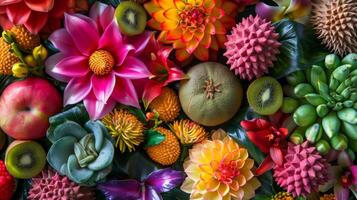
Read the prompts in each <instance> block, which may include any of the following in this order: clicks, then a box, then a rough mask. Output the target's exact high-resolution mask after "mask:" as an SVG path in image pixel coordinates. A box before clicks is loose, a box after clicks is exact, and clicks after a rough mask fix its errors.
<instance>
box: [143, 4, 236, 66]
mask: <svg viewBox="0 0 357 200" xmlns="http://www.w3.org/2000/svg"><path fill="white" fill-rule="evenodd" d="M144 6H145V8H146V10H147V11H148V13H149V14H150V15H151V17H152V19H150V20H149V21H148V25H149V26H150V27H151V28H153V29H156V30H159V31H161V32H160V35H159V38H158V39H159V41H160V42H163V43H166V44H172V45H173V48H174V49H176V59H177V60H179V61H185V60H187V59H188V58H189V57H190V56H191V55H192V54H193V55H194V56H195V57H196V58H198V59H199V60H201V61H206V60H209V59H210V55H211V56H212V55H216V54H215V52H217V51H218V49H219V48H224V42H225V41H226V36H225V34H226V33H227V31H229V29H230V28H231V27H232V26H234V25H235V20H234V18H235V16H236V14H237V8H238V7H237V5H236V4H235V3H233V2H232V1H230V0H151V1H150V2H149V3H146V4H145V5H144ZM210 50H211V51H210Z"/></svg>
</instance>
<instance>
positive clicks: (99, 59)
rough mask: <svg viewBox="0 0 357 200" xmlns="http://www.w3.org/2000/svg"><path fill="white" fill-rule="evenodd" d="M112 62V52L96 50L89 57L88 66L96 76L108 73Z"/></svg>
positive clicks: (111, 67)
mask: <svg viewBox="0 0 357 200" xmlns="http://www.w3.org/2000/svg"><path fill="white" fill-rule="evenodd" d="M114 64H115V62H114V58H113V56H112V54H111V53H110V52H108V51H106V50H97V51H95V52H94V53H92V55H91V56H90V57H89V68H90V70H92V72H93V73H94V74H95V75H98V76H104V75H107V74H109V73H110V72H111V71H112V70H113V67H114Z"/></svg>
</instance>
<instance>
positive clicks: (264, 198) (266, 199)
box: [254, 195, 271, 200]
mask: <svg viewBox="0 0 357 200" xmlns="http://www.w3.org/2000/svg"><path fill="white" fill-rule="evenodd" d="M254 200H271V195H255V197H254Z"/></svg>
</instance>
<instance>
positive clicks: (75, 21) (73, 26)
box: [64, 14, 99, 56]
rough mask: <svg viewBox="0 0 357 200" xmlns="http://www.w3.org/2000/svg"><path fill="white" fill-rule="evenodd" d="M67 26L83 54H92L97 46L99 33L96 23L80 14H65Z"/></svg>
mask: <svg viewBox="0 0 357 200" xmlns="http://www.w3.org/2000/svg"><path fill="white" fill-rule="evenodd" d="M64 22H65V28H66V30H67V31H68V33H69V35H70V36H71V37H72V39H73V41H74V43H75V44H76V46H77V49H78V50H79V51H80V52H81V53H82V54H83V55H87V56H90V54H91V53H92V52H93V51H94V50H95V49H96V48H97V45H98V41H99V33H98V30H97V29H98V28H97V25H96V23H95V22H94V21H93V20H92V19H91V18H89V17H86V16H84V15H80V14H73V15H71V14H65V19H64Z"/></svg>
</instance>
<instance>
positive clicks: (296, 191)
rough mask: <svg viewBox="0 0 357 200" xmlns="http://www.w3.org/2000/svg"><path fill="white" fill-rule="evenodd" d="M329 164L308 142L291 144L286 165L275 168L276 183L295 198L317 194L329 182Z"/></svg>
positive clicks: (286, 157) (286, 156)
mask: <svg viewBox="0 0 357 200" xmlns="http://www.w3.org/2000/svg"><path fill="white" fill-rule="evenodd" d="M328 166H329V164H328V162H327V161H326V160H325V159H324V158H322V156H321V155H320V154H319V152H318V151H317V150H316V148H315V147H314V146H309V143H308V142H304V143H302V144H299V145H295V144H292V143H289V145H288V151H287V154H286V155H285V163H284V164H283V165H280V166H275V168H274V178H275V181H276V182H277V183H278V184H279V185H280V186H281V187H282V188H284V189H286V190H287V192H289V193H291V194H292V195H293V196H294V197H297V196H300V195H302V196H306V195H308V194H310V193H312V192H317V191H318V187H319V185H322V184H323V183H325V182H326V181H327V180H328V172H327V169H328Z"/></svg>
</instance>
